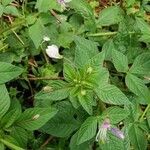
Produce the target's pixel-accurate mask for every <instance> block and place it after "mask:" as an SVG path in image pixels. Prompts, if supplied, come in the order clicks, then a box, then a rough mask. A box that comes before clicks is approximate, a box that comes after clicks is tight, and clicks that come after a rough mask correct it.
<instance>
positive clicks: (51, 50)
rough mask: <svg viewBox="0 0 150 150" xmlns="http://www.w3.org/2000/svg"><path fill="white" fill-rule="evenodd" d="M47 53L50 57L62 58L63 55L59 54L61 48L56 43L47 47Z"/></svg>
mask: <svg viewBox="0 0 150 150" xmlns="http://www.w3.org/2000/svg"><path fill="white" fill-rule="evenodd" d="M46 54H47V55H48V56H49V57H50V58H55V59H62V58H63V56H62V55H60V54H59V48H58V47H57V46H56V45H51V46H48V47H47V49H46Z"/></svg>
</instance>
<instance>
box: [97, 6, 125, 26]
mask: <svg viewBox="0 0 150 150" xmlns="http://www.w3.org/2000/svg"><path fill="white" fill-rule="evenodd" d="M122 14H123V13H122V10H121V9H120V8H119V7H117V6H111V7H108V8H105V9H103V10H102V11H101V12H100V15H99V18H98V22H97V24H98V25H101V26H109V25H113V24H117V23H119V22H120V21H121V20H122V18H123V16H122Z"/></svg>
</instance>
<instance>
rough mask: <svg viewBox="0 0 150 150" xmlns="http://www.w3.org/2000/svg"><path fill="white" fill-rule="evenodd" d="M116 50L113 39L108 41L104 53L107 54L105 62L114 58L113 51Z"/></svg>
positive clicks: (104, 46) (103, 48)
mask: <svg viewBox="0 0 150 150" xmlns="http://www.w3.org/2000/svg"><path fill="white" fill-rule="evenodd" d="M114 49H115V46H114V42H113V40H112V39H109V40H107V41H106V42H105V43H104V45H103V47H102V51H103V52H104V53H105V60H110V61H111V58H112V51H113V50H114Z"/></svg>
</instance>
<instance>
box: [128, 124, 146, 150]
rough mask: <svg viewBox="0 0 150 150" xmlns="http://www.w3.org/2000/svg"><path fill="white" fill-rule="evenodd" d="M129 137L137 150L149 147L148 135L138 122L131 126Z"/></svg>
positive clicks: (144, 149)
mask: <svg viewBox="0 0 150 150" xmlns="http://www.w3.org/2000/svg"><path fill="white" fill-rule="evenodd" d="M129 137H130V140H131V144H132V145H133V148H134V149H136V150H146V149H147V140H146V135H144V132H143V131H142V130H141V129H140V128H139V127H138V126H137V125H136V124H133V125H132V126H131V127H130V130H129Z"/></svg>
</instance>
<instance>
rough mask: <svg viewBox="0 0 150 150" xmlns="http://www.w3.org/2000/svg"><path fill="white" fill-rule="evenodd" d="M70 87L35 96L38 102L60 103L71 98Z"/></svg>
mask: <svg viewBox="0 0 150 150" xmlns="http://www.w3.org/2000/svg"><path fill="white" fill-rule="evenodd" d="M69 91H70V87H60V88H59V89H54V90H52V91H50V92H43V91H42V92H39V93H37V94H36V95H35V99H36V101H39V100H40V101H41V100H44V101H59V100H63V99H66V98H67V97H68V96H69Z"/></svg>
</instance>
